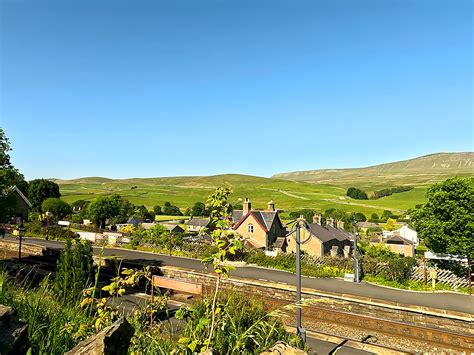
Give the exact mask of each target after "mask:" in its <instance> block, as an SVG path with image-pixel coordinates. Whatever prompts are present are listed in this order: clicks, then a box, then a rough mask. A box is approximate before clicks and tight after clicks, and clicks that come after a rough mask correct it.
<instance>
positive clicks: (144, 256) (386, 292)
mask: <svg viewBox="0 0 474 355" xmlns="http://www.w3.org/2000/svg"><path fill="white" fill-rule="evenodd" d="M6 239H9V240H15V239H14V238H12V237H7V238H6ZM24 241H25V242H27V243H33V244H37V245H42V246H45V247H50V248H61V247H62V245H63V242H61V241H46V240H43V239H35V238H24ZM99 251H100V248H96V247H94V253H95V254H98V253H99ZM105 255H106V256H117V257H120V258H123V259H124V260H127V261H141V262H154V263H158V265H162V266H176V267H182V268H187V269H192V270H198V271H205V272H211V270H208V269H206V268H205V267H204V265H203V264H202V263H201V261H200V260H197V259H190V258H182V257H176V256H168V255H162V254H152V253H148V252H141V251H136V250H128V249H120V248H107V249H105ZM231 275H232V276H236V277H241V278H247V279H254V280H264V281H271V282H278V283H284V284H288V285H295V284H296V280H295V275H294V274H292V273H289V272H285V271H280V270H273V269H264V268H259V267H252V266H246V267H238V268H236V269H235V270H233V271H232V272H231ZM302 283H303V287H307V288H311V289H314V290H320V291H327V292H335V293H340V294H347V295H355V296H363V297H369V298H373V299H379V300H385V301H390V302H397V303H400V304H405V305H415V306H424V307H430V308H437V309H442V310H449V311H457V312H464V313H470V314H474V296H468V295H463V294H455V293H439V292H437V293H430V292H410V291H403V290H397V289H391V288H386V287H380V286H376V285H371V284H368V283H364V282H361V283H359V284H356V283H351V282H346V281H343V280H341V279H333V278H313V277H305V276H303V277H302Z"/></svg>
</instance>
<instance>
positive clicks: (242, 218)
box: [232, 198, 286, 250]
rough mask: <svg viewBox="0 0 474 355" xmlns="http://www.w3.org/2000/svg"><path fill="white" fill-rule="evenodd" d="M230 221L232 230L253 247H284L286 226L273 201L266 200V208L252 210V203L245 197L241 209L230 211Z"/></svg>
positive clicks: (266, 248)
mask: <svg viewBox="0 0 474 355" xmlns="http://www.w3.org/2000/svg"><path fill="white" fill-rule="evenodd" d="M232 223H233V226H234V227H233V228H234V230H235V231H236V232H237V233H238V234H239V235H241V236H242V237H243V238H244V241H245V243H246V244H247V245H249V246H251V247H253V248H257V249H265V250H268V249H272V248H278V249H282V250H284V249H285V247H286V245H285V235H286V228H285V226H284V225H283V222H282V221H281V219H280V216H279V213H278V211H277V210H276V209H275V203H274V202H273V201H270V202H268V205H267V209H266V210H264V211H259V210H252V203H251V202H250V200H249V199H248V198H246V199H245V201H244V203H243V209H242V210H234V211H233V212H232Z"/></svg>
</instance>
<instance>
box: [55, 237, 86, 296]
mask: <svg viewBox="0 0 474 355" xmlns="http://www.w3.org/2000/svg"><path fill="white" fill-rule="evenodd" d="M93 271H94V270H93V267H92V245H91V243H90V242H82V241H76V242H75V243H74V244H73V242H72V240H71V239H67V240H66V245H65V246H64V249H63V250H62V251H61V255H60V257H59V260H58V263H57V266H56V275H55V278H54V285H53V289H54V292H55V294H56V295H57V297H58V298H59V299H60V300H61V301H62V302H63V303H65V304H70V305H73V304H75V303H77V301H78V300H79V299H80V298H81V296H82V290H83V289H85V288H87V287H89V286H90V284H91V282H92V275H93Z"/></svg>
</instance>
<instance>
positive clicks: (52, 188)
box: [28, 179, 61, 212]
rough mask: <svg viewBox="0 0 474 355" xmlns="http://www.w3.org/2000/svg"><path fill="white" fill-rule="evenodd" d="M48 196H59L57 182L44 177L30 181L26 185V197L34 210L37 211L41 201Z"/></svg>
mask: <svg viewBox="0 0 474 355" xmlns="http://www.w3.org/2000/svg"><path fill="white" fill-rule="evenodd" d="M50 197H53V198H60V197H61V194H60V193H59V185H58V184H56V183H55V182H53V181H49V180H46V179H35V180H32V181H30V183H29V185H28V199H29V200H30V202H31V204H32V205H33V208H34V209H35V210H37V211H39V210H40V209H41V204H42V203H43V201H44V200H46V199H48V198H50ZM43 212H45V211H43Z"/></svg>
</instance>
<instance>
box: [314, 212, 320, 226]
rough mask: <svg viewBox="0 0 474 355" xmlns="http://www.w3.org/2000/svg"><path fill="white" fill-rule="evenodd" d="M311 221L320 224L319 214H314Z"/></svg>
mask: <svg viewBox="0 0 474 355" xmlns="http://www.w3.org/2000/svg"><path fill="white" fill-rule="evenodd" d="M313 223H315V224H319V225H321V215H320V214H315V215H314V216H313Z"/></svg>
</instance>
